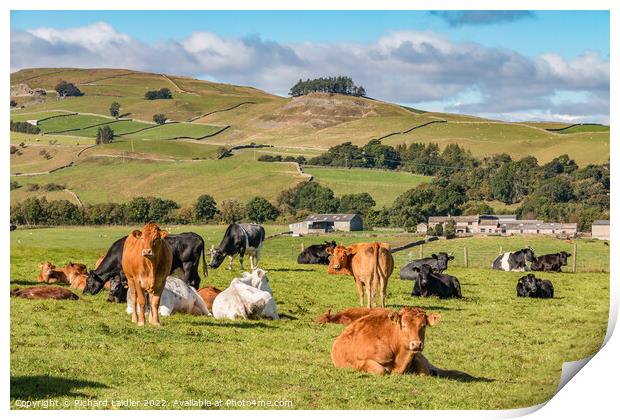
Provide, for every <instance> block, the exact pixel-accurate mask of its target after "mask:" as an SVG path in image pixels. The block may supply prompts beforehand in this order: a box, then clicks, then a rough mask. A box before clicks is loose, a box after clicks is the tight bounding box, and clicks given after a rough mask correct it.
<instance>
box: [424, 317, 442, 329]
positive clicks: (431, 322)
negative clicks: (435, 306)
mask: <svg viewBox="0 0 620 420" xmlns="http://www.w3.org/2000/svg"><path fill="white" fill-rule="evenodd" d="M440 320H441V315H440V314H428V315H426V322H427V323H428V325H429V327H434V326H435V325H437V324H439V321H440Z"/></svg>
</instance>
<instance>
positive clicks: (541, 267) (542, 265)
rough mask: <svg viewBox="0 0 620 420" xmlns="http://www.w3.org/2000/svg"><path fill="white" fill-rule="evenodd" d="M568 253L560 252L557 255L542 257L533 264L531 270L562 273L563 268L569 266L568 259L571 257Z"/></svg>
mask: <svg viewBox="0 0 620 420" xmlns="http://www.w3.org/2000/svg"><path fill="white" fill-rule="evenodd" d="M570 256H571V254H569V253H568V252H566V251H562V252H558V253H557V254H547V255H542V256H540V257H538V258H536V260H535V261H534V262H533V263H532V265H531V266H530V268H531V269H532V271H557V272H558V273H559V272H561V271H562V266H563V265H567V264H568V257H570Z"/></svg>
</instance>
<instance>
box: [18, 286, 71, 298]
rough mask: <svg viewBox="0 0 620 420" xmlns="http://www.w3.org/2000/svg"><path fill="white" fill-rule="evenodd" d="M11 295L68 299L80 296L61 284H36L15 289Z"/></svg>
mask: <svg viewBox="0 0 620 420" xmlns="http://www.w3.org/2000/svg"><path fill="white" fill-rule="evenodd" d="M11 296H13V297H19V298H23V299H57V300H61V299H68V300H78V299H79V297H78V295H76V294H75V293H73V292H72V291H71V290H68V289H65V288H64V287H59V286H35V287H28V288H26V289H19V288H17V289H13V290H12V291H11Z"/></svg>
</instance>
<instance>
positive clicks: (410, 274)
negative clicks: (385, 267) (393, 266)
mask: <svg viewBox="0 0 620 420" xmlns="http://www.w3.org/2000/svg"><path fill="white" fill-rule="evenodd" d="M453 259H454V256H453V255H449V254H448V253H447V252H440V253H438V254H433V255H431V256H430V258H422V259H419V260H413V261H411V262H410V263H409V264H407V265H406V266H404V267H403V268H401V269H400V279H401V280H417V279H418V277H419V276H418V271H419V270H417V271H416V270H414V268H418V269H419V268H420V267H422V265H424V264H428V265H429V266H430V267H431V268H432V269H433V270H435V271H436V272H438V273H443V272H444V271H445V270H447V269H448V261H451V260H453Z"/></svg>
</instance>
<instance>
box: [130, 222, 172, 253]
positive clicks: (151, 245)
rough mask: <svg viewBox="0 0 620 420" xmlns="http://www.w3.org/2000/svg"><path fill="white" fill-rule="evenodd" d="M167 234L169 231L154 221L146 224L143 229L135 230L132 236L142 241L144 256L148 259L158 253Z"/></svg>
mask: <svg viewBox="0 0 620 420" xmlns="http://www.w3.org/2000/svg"><path fill="white" fill-rule="evenodd" d="M167 235H168V232H167V231H165V230H161V229H160V228H159V226H157V225H156V224H155V223H153V222H148V223H147V224H145V225H144V227H143V228H142V230H141V231H140V230H134V231H133V232H131V236H133V238H134V239H137V240H139V241H140V244H141V248H142V252H141V253H142V256H143V257H145V258H148V259H151V258H153V257H154V256H155V255H157V254H158V251H159V250H160V249H161V247H162V246H163V245H162V244H163V239H164V238H165V237H166V236H167Z"/></svg>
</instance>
